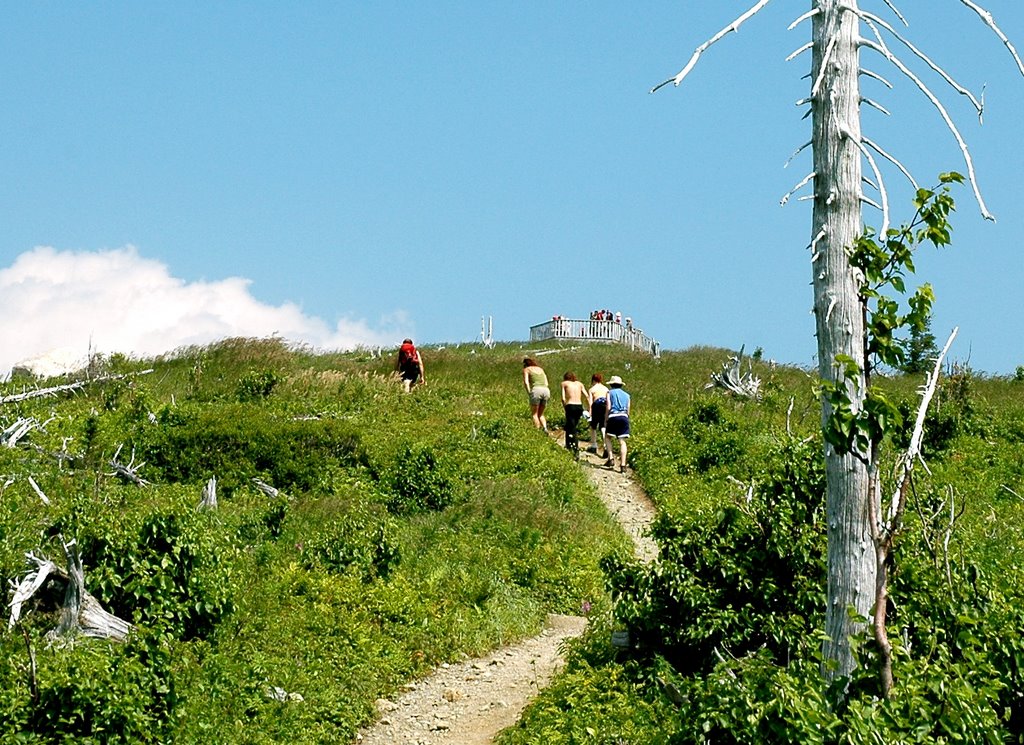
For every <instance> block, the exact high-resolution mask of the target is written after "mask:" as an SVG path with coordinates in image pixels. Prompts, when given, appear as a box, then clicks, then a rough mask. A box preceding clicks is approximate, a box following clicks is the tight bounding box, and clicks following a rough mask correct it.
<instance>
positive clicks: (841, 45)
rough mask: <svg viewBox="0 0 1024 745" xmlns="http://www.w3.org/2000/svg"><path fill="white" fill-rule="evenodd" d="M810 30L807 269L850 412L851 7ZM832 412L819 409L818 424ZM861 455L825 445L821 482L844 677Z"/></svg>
mask: <svg viewBox="0 0 1024 745" xmlns="http://www.w3.org/2000/svg"><path fill="white" fill-rule="evenodd" d="M817 10H818V12H817V13H816V14H815V15H814V17H813V20H812V24H813V31H812V34H813V43H814V46H813V60H812V63H811V80H812V81H813V82H812V89H811V116H812V132H813V134H812V149H813V153H814V169H813V170H814V210H813V216H812V231H811V234H812V249H811V250H812V257H813V258H812V262H811V266H812V268H813V275H814V279H813V285H814V315H815V323H816V334H817V341H818V372H819V374H820V375H821V378H822V379H823V380H835V379H836V377H837V375H839V374H840V373H839V371H838V370H837V367H836V361H837V358H838V357H840V356H846V357H848V358H850V359H852V360H853V361H854V362H855V363H856V365H857V367H858V368H859V369H860V370H861V373H860V375H859V376H858V377H859V379H857V380H853V381H849V384H848V385H849V396H850V400H851V402H852V405H853V409H854V411H858V410H859V409H860V407H861V405H862V403H863V398H864V393H865V385H864V374H863V371H864V370H865V357H864V318H863V314H862V309H861V302H860V284H861V281H860V278H859V277H858V276H857V272H856V271H855V269H854V268H853V267H852V266H851V264H850V258H849V253H848V250H849V249H850V248H851V247H852V246H853V244H854V241H855V240H856V239H857V238H858V237H860V235H861V233H862V232H863V223H862V218H861V152H860V141H861V132H860V86H859V82H858V76H859V74H860V64H859V53H858V41H859V37H860V34H859V30H858V27H859V20H858V17H857V15H856V10H857V0H819V2H818V3H817ZM831 414H832V412H831V409H830V407H829V406H828V404H827V402H825V401H823V405H822V426H823V428H824V427H825V425H826V423H827V422H828V420H829V417H830V416H831ZM867 460H868V454H867V453H857V452H852V453H847V454H844V455H840V454H839V453H837V452H836V451H835V449H834V448H832V447H831V446H828V445H826V451H825V464H826V475H827V483H828V494H827V497H826V505H827V512H828V607H827V609H826V616H825V625H826V633H827V635H828V641H827V642H826V645H825V660H826V661H827V662H832V663H835V665H834V669H831V668H830V669H829V671H827V673H826V675H827V677H828V678H829V679H831V678H833V677H834V676H843V677H845V676H848V675H849V674H850V673H851V672H852V671H853V669H854V667H855V661H854V659H853V653H852V651H851V647H850V636H851V635H852V634H854V633H857V632H859V631H862V630H863V626H862V624H861V623H860V622H859V621H857V620H856V619H855V618H853V617H851V614H850V610H851V609H852V610H853V612H854V613H855V614H856V615H858V616H863V617H867V616H869V615H870V613H871V607H872V602H873V600H874V590H875V571H876V562H875V553H874V550H873V543H872V540H871V528H870V524H869V521H868V504H869V499H870V490H869V479H868V468H867Z"/></svg>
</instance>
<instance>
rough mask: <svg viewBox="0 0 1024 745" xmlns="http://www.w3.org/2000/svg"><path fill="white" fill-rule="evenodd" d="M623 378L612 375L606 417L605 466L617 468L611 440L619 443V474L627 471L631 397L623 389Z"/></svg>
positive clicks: (609, 382)
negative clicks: (606, 458) (606, 456)
mask: <svg viewBox="0 0 1024 745" xmlns="http://www.w3.org/2000/svg"><path fill="white" fill-rule="evenodd" d="M622 385H623V383H622V378H620V377H619V376H618V375H612V377H611V380H609V381H608V406H607V409H606V412H605V417H604V449H605V452H606V453H608V460H606V461H605V462H604V464H605V465H606V466H608V467H614V466H615V460H614V453H613V452H612V443H611V438H613V437H614V438H615V439H616V440H618V441H619V473H624V472H625V470H626V440H628V439H629V413H630V403H631V402H630V397H629V394H628V393H626V391H624V390H623V389H622Z"/></svg>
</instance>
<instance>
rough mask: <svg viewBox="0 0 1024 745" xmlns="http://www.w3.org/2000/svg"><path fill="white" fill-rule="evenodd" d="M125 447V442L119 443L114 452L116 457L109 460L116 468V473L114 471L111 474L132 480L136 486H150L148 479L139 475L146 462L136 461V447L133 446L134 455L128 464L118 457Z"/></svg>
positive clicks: (112, 466)
mask: <svg viewBox="0 0 1024 745" xmlns="http://www.w3.org/2000/svg"><path fill="white" fill-rule="evenodd" d="M123 447H124V443H121V444H120V445H118V446H117V450H116V451H115V452H114V457H113V458H111V459H110V461H109V464H110V467H111V468H113V469H114V473H112V474H110V475H111V476H120V477H121V478H123V479H126V480H128V481H130V482H131V483H133V484H135V485H136V486H148V485H149V482H148V481H146V480H145V479H144V478H142V477H141V476H140V475H139V469H140V468H142V467H143V466H144V465H146V464H145V462H143V463H136V462H135V448H132V457H131V460H130V461H128V465H125V464H124V463H121V462H120V461H119V460H118V459H117V458H118V456H119V455H121V448H123Z"/></svg>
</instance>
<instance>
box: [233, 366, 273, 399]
mask: <svg viewBox="0 0 1024 745" xmlns="http://www.w3.org/2000/svg"><path fill="white" fill-rule="evenodd" d="M280 382H281V378H280V377H279V376H278V375H277V374H276V373H274V372H273V371H272V370H259V371H257V370H250V371H249V372H247V373H246V374H245V375H243V376H242V377H241V378H239V379H238V393H237V395H238V400H239V401H241V402H242V403H248V402H250V401H259V400H260V399H264V398H267V397H268V396H269V395H270V394H271V393H272V392H273V390H274V386H276V385H277V384H278V383H280Z"/></svg>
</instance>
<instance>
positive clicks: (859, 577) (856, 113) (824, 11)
mask: <svg viewBox="0 0 1024 745" xmlns="http://www.w3.org/2000/svg"><path fill="white" fill-rule="evenodd" d="M881 1H882V2H884V4H885V5H886V6H887V7H888V8H889V9H890V10H891V11H892V13H893V14H894V15H895V16H896V17H897V18H898V19H899V20H900V21H901V22H902V23H903V25H904V26H907V25H908V24H907V20H906V18H904V16H903V14H902V13H900V11H899V10H898V8H897V7H896V5H895V3H894V2H893V0H881ZM961 2H962V3H963V4H964V5H966V6H967V7H968V8H970V9H971V10H973V11H974V12H975V13H977V14H978V15H979V17H981V19H982V20H983V21H984V22H985V23H986V24H987V25H988V26H989V27H990V28H991V29H992V30H993V32H994V33H995V34H996V35H997V36H998V37H999V38H1000V39H1001V40H1002V41H1003V44H1004V45H1005V46H1006V48H1007V49H1008V50H1009V51H1010V53H1011V55H1012V56H1013V59H1014V61H1015V62H1016V64H1017V67H1018V69H1019V70H1020V72H1021V73H1022V74H1024V64H1022V62H1021V59H1020V57H1019V56H1018V54H1017V52H1016V50H1015V49H1014V48H1013V45H1012V44H1010V42H1009V40H1008V39H1007V37H1006V35H1005V34H1003V32H1002V31H1001V30H1000V29H999V27H998V26H997V25H996V24H995V22H994V20H993V19H992V15H991V14H990V13H989V12H988V11H986V10H984V9H983V8H981V7H980V6H978V5H977V4H976V3H974V2H972V0H961ZM765 5H767V0H763V1H762V2H758V3H756V4H755V5H754V6H752V7H751V8H750V9H749V10H748V11H747V12H746V13H744V14H743V15H741V16H740V17H739V18H737V19H736V20H735V21H733V22H732V23H731V24H729V25H728V26H726V27H725V28H724V29H722V30H721V31H719V32H718V33H717V34H715V35H714V36H712V37H711V38H710V39H708V40H707V41H706V42H704V43H703V44H702V45H700V46H699V47H697V49H696V50H695V51H694V53H693V55H692V56H691V57H690V59H689V61H688V62H687V63H686V65H685V66H684V67H683V69H682V70H681V71H680V72H679V73H678V74H676V75H675V77H673V78H669V79H668V80H666V81H664V82H663V83H661V84H659V85H657V86H655V87H654V88H653V89H652V92H653V91H656V90H658V89H660V88H662V87H663V86H665V85H667V84H668V83H673V84H675V85H676V86H678V85H679V84H680V83H681V82H682V81H683V80H684V79H685V78H686V76H687V75H689V73H690V72H691V71H692V70H693V68H694V66H695V65H696V64H697V62H698V61H699V60H700V58H701V55H702V54H703V53H704V52H705V51H707V50H708V48H710V47H711V46H712V45H713V44H715V43H717V42H718V41H719V40H721V39H722V38H723V37H724V36H725V35H726V34H728V33H729V32H730V31H736V30H737V29H738V28H739V27H740V25H742V24H743V23H744V22H745V21H747V20H748V19H750V18H751V17H752V16H753V15H754V14H756V13H757V12H758V11H760V10H761V9H762V8H763V7H764V6H765ZM811 5H812V8H811V10H810V11H808V12H806V13H804V14H803V15H801V16H800V17H799V18H797V19H796V20H795V21H794V22H793V23H792V24H791V25H790V27H789V28H790V29H793V28H795V27H796V26H798V25H800V24H801V23H803V22H804V21H807V20H810V21H811V26H812V29H811V37H812V38H811V43H810V44H809V45H803V46H801V47H800V48H798V49H797V50H796V51H794V52H793V53H792V54H790V55H789V57H787V59H788V60H792V59H795V58H796V57H798V56H800V55H801V54H803V53H804V52H806V51H811V53H812V58H811V70H810V74H809V75H808V76H806V77H808V78H809V80H810V81H812V82H811V85H810V96H808V97H807V98H806V99H804V100H802V101H800V102H798V103H799V105H804V104H809V107H808V109H809V110H808V111H807V113H806V114H805V115H804V118H807V117H808V116H809V117H811V128H812V138H811V152H812V159H813V163H812V168H811V176H809V177H807V178H805V179H804V180H803V181H801V182H800V183H799V184H798V185H797V187H795V188H794V189H793V190H791V191H790V192H789V193H787V194H786V195H785V196H784V197H783V199H782V203H785V202H786V201H787V200H788V199H789V198H790V197H791V196H792V195H793V194H794V193H795V192H796V191H797V190H798V189H800V188H803V187H804V186H805V185H806V184H807V183H809V182H810V181H812V180H813V182H814V190H813V191H814V194H813V195H812V196H809V197H799V198H798V199H799V200H812V201H813V214H812V224H811V235H812V236H813V238H812V240H811V243H810V249H811V254H812V256H811V265H812V279H813V282H812V284H813V287H814V310H813V313H814V315H815V323H816V336H817V340H818V365H819V375H820V377H821V378H822V379H823V380H829V381H832V382H836V381H837V371H836V369H835V367H834V363H835V361H836V360H837V359H838V358H840V357H841V356H842V357H845V358H848V359H849V360H851V361H852V363H853V365H854V366H856V367H857V368H858V369H859V370H861V371H862V372H861V374H860V376H859V378H858V379H857V380H852V381H849V380H847V381H846V385H847V394H848V396H849V399H850V402H851V407H852V409H853V411H854V413H858V412H859V411H860V409H861V408H862V407H863V404H864V392H865V390H866V385H865V382H866V381H865V373H864V372H863V371H865V370H866V369H867V365H866V360H865V359H864V348H865V344H864V339H865V329H864V318H863V308H862V305H861V300H860V283H861V280H862V278H861V277H860V273H859V272H858V271H857V270H856V268H855V267H853V266H852V265H851V264H850V261H849V253H848V252H849V249H850V248H851V247H852V246H853V245H854V243H855V241H856V240H857V239H858V238H859V237H860V236H861V235H862V234H863V231H864V222H863V218H862V209H863V205H864V204H869V205H873V206H875V207H877V208H878V209H880V210H881V211H882V218H883V223H882V230H881V233H880V235H881V238H882V239H883V240H884V239H885V237H886V236H885V233H886V232H887V231H888V226H889V214H888V212H889V208H888V190H887V189H886V185H885V180H884V174H883V173H882V172H881V168H880V167H879V163H878V162H877V160H876V158H875V157H874V155H872V152H874V153H876V154H877V155H878V156H880V157H881V158H883V159H885V160H886V161H887V162H889V163H891V164H892V165H893V166H895V167H896V168H897V169H898V170H899V171H900V172H901V173H902V174H903V175H904V177H906V179H907V180H908V181H909V182H910V184H911V185H912V186H913V187H914V189H915V191H916V190H917V189H918V186H917V182H916V180H915V179H914V178H913V176H912V175H911V173H910V171H909V170H908V169H907V168H906V167H904V166H903V165H902V164H901V163H900V162H899V161H898V160H897V159H896V158H894V157H893V156H892V155H890V154H889V153H888V152H886V151H885V150H883V149H882V148H881V147H880V146H879V145H877V144H876V143H874V142H873V141H871V140H870V139H868V138H867V137H864V136H863V134H862V132H861V127H860V110H861V106H862V105H867V106H873V107H875V108H877V109H879V110H880V111H882V113H885V114H888V112H887V111H886V110H885V108H884V107H882V106H881V105H880V104H877V103H876V102H874V101H871V100H870V99H868V98H865V97H863V96H861V94H860V87H859V81H860V78H861V77H862V76H863V77H865V78H872V79H875V80H878V81H879V82H881V83H882V84H883V85H885V86H886V87H887V88H890V89H891V88H892V87H893V86H892V83H890V82H889V81H888V80H887V79H886V78H884V77H882V76H881V75H879V74H878V73H876V72H873V71H869V70H866V69H864V68H863V67H862V66H861V65H860V50H861V49H872V50H874V51H876V52H878V53H879V54H880V55H881V56H882V57H883V58H884V59H885V60H886V61H888V62H889V63H890V64H891V65H893V67H895V68H896V69H897V70H898V71H899V72H900V73H902V74H903V76H904V77H905V78H907V79H908V80H909V81H911V83H912V84H913V85H914V86H915V87H917V88H918V90H920V91H921V92H922V93H923V94H924V95H925V97H926V98H927V99H928V100H929V102H930V103H931V104H932V105H933V106H934V107H935V109H936V110H937V111H938V112H939V115H940V117H941V118H942V120H943V122H944V123H945V124H946V126H947V128H948V129H949V130H950V132H952V134H953V137H954V139H955V140H956V142H957V145H958V146H959V147H960V151H961V153H962V156H963V159H964V162H965V164H966V170H967V176H968V179H969V181H970V183H971V187H972V189H973V191H974V197H975V199H976V201H977V203H978V206H979V209H980V211H981V214H982V216H983V217H984V218H985V219H988V220H991V219H993V217H992V215H991V213H989V211H988V208H987V207H986V205H985V202H984V200H983V198H982V196H981V190H980V188H979V187H978V182H977V178H976V176H975V171H974V163H973V159H972V158H971V153H970V150H969V148H968V147H967V144H966V142H965V141H964V138H963V137H962V136H961V134H960V131H959V130H958V128H957V127H956V125H955V124H954V122H953V120H952V118H951V117H950V115H949V113H948V112H947V110H946V108H945V107H944V106H943V104H942V102H941V101H940V100H939V99H938V97H937V96H936V95H935V94H934V93H933V92H932V91H931V90H930V89H929V88H928V86H927V85H926V84H925V83H924V82H922V80H921V79H920V78H919V77H918V76H917V75H915V74H914V72H913V71H912V70H911V69H910V68H909V67H908V66H907V65H906V64H904V63H903V61H902V60H901V59H900V58H899V57H898V56H897V55H896V54H895V53H894V52H893V51H892V50H891V49H890V48H889V46H888V44H887V43H886V40H885V38H884V37H883V35H882V31H881V30H880V29H882V30H884V31H885V32H886V33H887V34H889V35H891V37H892V38H895V39H896V40H897V41H898V42H899V43H900V44H902V45H903V46H904V47H905V48H906V49H908V50H910V52H911V54H912V55H913V56H914V58H915V59H916V60H917V61H919V62H921V63H923V64H924V65H926V66H927V67H929V68H930V69H931V70H932V71H933V72H935V73H936V74H938V75H939V76H940V77H941V78H942V79H943V80H944V81H945V82H946V83H947V84H948V85H950V86H951V87H952V88H953V89H954V90H955V91H957V92H958V93H960V94H961V95H963V96H965V97H967V98H968V99H969V100H970V102H971V103H972V104H973V105H974V107H975V110H976V111H977V112H978V113H979V115H980V114H981V112H982V111H983V109H984V105H983V101H984V97H983V96H982V97H980V99H979V97H976V96H974V95H973V94H971V93H970V92H969V91H968V90H967V89H966V88H964V87H963V86H961V85H959V84H958V83H957V82H956V81H955V80H954V79H953V78H952V76H950V75H949V74H948V73H946V72H945V71H944V70H943V69H942V68H941V67H940V66H939V65H937V64H936V63H935V62H933V61H932V60H931V59H930V58H929V57H928V56H927V55H926V54H924V53H923V52H922V51H921V50H920V49H918V48H917V47H916V46H914V45H913V44H911V43H910V42H909V41H908V40H907V39H905V38H904V37H903V36H902V35H901V34H900V33H899V32H897V31H896V30H895V29H894V28H893V27H892V25H890V24H889V23H886V22H885V21H883V20H882V19H881V18H879V17H878V16H877V15H874V14H871V13H864V12H861V10H860V8H859V7H858V6H859V0H812V3H811ZM861 24H864V25H866V26H867V27H868V28H869V29H870V30H871V32H872V34H873V35H874V40H869V39H866V38H864V37H863V36H862V35H861V33H860V26H861ZM805 148H806V145H805V146H802V147H801V148H799V149H798V150H797V151H796V152H795V153H794V154H793V156H792V157H791V158H790V160H789V161H787V162H786V165H788V164H789V162H790V161H791V160H792V159H793V157H795V156H796V155H797V154H799V153H800V152H802V151H803V150H804V149H805ZM865 162H866V163H867V164H868V165H869V167H870V169H871V171H872V172H873V174H874V180H873V182H869V183H873V184H874V185H875V187H876V188H877V189H878V191H879V194H880V202H876V201H874V200H872V199H871V198H869V197H867V196H865V195H864V193H863V189H862V183H863V182H864V178H863V173H862V170H863V164H864V163H865ZM844 380H845V378H844ZM831 414H832V412H831V411H830V410H829V405H828V402H827V401H825V400H823V402H822V426H823V428H824V427H825V426H826V425H827V423H828V421H829V419H830V417H831ZM917 459H918V460H920V455H919V454H918V456H917ZM825 461H826V474H827V484H828V493H827V498H826V502H827V521H828V606H827V608H826V620H825V624H826V636H827V637H828V641H827V642H826V644H825V650H824V651H825V659H826V661H827V662H828V663H834V667H833V666H832V664H829V665H827V672H826V675H827V676H828V677H829V678H835V677H839V678H845V677H848V676H849V675H850V673H851V672H852V671H853V669H854V667H855V664H856V661H855V660H854V657H853V651H852V647H851V644H850V639H851V638H852V637H853V636H854V635H856V634H858V633H860V632H862V631H864V625H863V622H862V621H859V620H857V619H858V617H859V618H867V617H868V616H870V615H871V612H872V608H873V607H874V601H875V591H876V589H877V585H876V583H877V582H879V581H882V582H883V585H884V581H885V578H884V576H883V577H880V574H881V573H882V572H883V571H884V567H881V566H880V565H879V564H878V563H877V559H878V556H877V555H876V551H875V550H873V548H877V544H876V542H875V541H874V540H873V536H874V533H873V527H877V521H874V522H873V521H872V520H871V512H872V510H873V509H874V508H873V506H872V499H873V493H872V483H871V474H870V465H871V461H870V454H869V453H865V452H859V451H858V452H851V453H848V454H845V455H839V454H838V453H836V452H835V450H834V449H833V448H830V447H826V449H825ZM912 463H913V461H911V465H912ZM925 467H926V466H925ZM902 502H903V500H902V499H901V501H900V503H899V504H902ZM950 502H951V503H952V497H951V499H950Z"/></svg>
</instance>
